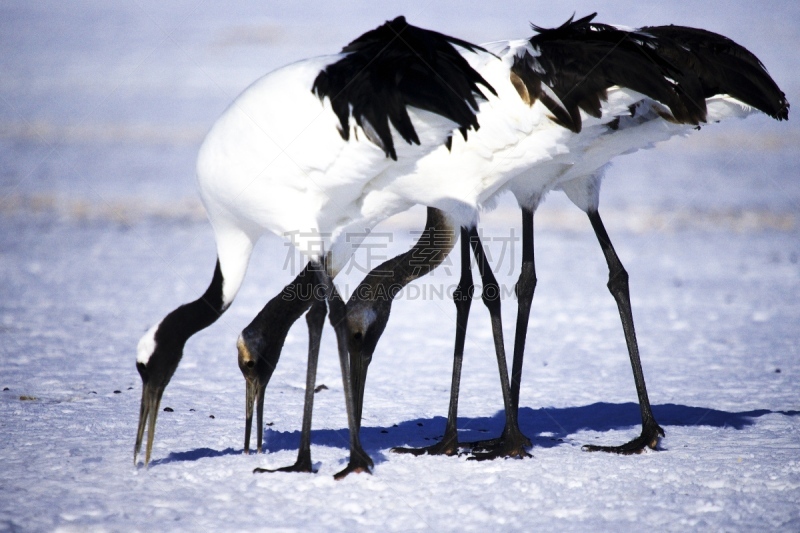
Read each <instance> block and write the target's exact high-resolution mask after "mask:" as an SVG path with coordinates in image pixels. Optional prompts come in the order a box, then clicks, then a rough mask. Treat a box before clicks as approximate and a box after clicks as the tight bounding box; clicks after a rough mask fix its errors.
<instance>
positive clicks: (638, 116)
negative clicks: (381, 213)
mask: <svg viewBox="0 0 800 533" xmlns="http://www.w3.org/2000/svg"><path fill="white" fill-rule="evenodd" d="M593 17H594V15H591V16H589V17H585V18H583V19H581V20H578V21H575V22H572V21H571V20H570V21H568V22H567V24H565V25H563V26H561V27H560V28H556V29H553V30H543V29H540V28H536V29H537V30H538V35H536V36H534V37H533V38H531V39H530V41H529V44H524V45H521V46H520V45H519V44H518V43H495V44H493V45H483V46H485V47H486V48H487V49H489V50H492V51H495V52H496V53H497V54H498V55H499V56H500V57H502V58H504V59H507V58H509V57H511V58H513V67H512V69H511V70H512V72H514V73H516V74H517V75H518V79H519V80H520V81H521V82H522V83H523V84H524V86H525V88H526V90H525V91H523V94H528V95H534V99H535V95H536V93H537V92H540V86H544V85H546V86H548V87H550V89H552V91H553V92H554V93H555V95H556V96H557V97H558V99H559V100H560V101H561V102H562V103H563V104H564V108H565V110H566V111H568V114H565V115H555V117H554V122H555V123H558V124H560V125H562V126H565V127H567V128H568V129H569V130H570V131H572V132H573V133H574V135H573V136H572V139H571V140H572V141H573V142H572V143H570V150H569V153H566V154H561V155H559V156H556V157H554V158H553V159H552V160H551V161H549V162H546V163H544V164H537V165H535V166H532V167H531V168H530V170H528V171H527V172H524V173H521V174H519V175H517V176H516V177H514V178H513V179H511V180H509V181H508V182H507V184H506V186H505V189H507V190H510V191H511V192H513V194H514V195H515V197H516V199H517V201H518V203H519V205H520V208H521V210H522V222H523V238H522V250H523V253H522V271H521V274H520V278H519V280H518V282H517V297H518V314H517V324H516V335H515V345H514V360H513V365H512V380H511V383H512V390H511V401H512V405H511V409H513V410H515V411H517V410H518V409H519V388H520V377H521V372H522V359H523V354H524V345H525V335H526V332H527V323H528V316H529V313H530V307H531V302H532V298H533V292H534V289H535V287H536V274H535V267H534V261H533V258H534V254H533V213H534V212H535V210H536V208H537V207H538V205H539V203H540V201H541V200H542V199H543V197H544V195H545V194H546V193H547V192H549V191H550V190H553V189H560V190H563V191H564V192H565V193H566V194H567V196H568V197H569V198H570V200H572V202H573V203H574V204H575V205H576V206H578V207H580V208H581V209H582V210H583V211H584V212H585V213H586V214H587V216H588V218H589V220H590V223H591V225H592V228H593V229H594V231H595V234H596V236H597V239H598V241H599V243H600V246H601V248H602V250H603V254H604V256H605V257H606V261H607V263H608V268H609V281H608V288H609V291H610V292H611V294H612V295H613V297H614V299H615V301H616V302H617V306H618V308H619V313H620V318H621V321H622V326H623V331H624V334H625V340H626V343H627V346H628V352H629V357H630V360H631V367H632V369H633V375H634V381H635V385H636V390H637V394H638V398H639V405H640V409H641V416H642V432H641V435H640V436H639V437H637V438H635V439H634V440H632V441H631V442H628V443H625V444H623V445H621V446H586V447H584V449H586V450H588V451H608V452H615V453H623V454H628V453H638V452H641V451H642V450H643V449H644V448H645V447H647V446H649V447H651V448H652V447H655V446H656V444H657V440H658V437H659V436H663V435H664V433H663V430H662V429H661V428H660V427H659V425H658V424H657V422H656V420H655V418H654V416H653V413H652V410H651V408H650V402H649V400H648V396H647V390H646V387H645V382H644V375H643V372H642V366H641V361H640V357H639V350H638V345H637V341H636V334H635V330H634V325H633V315H632V311H631V305H630V296H629V289H628V273H627V272H626V271H625V268H624V267H623V265H622V262H621V261H620V259H619V257H618V256H617V254H616V252H615V251H614V248H613V246H612V244H611V240H610V238H609V237H608V234H607V232H606V230H605V228H604V226H603V223H602V220H601V218H600V215H599V212H598V205H599V193H600V183H601V179H602V176H603V173H604V172H605V169H606V168H607V165H608V163H609V161H611V159H613V158H614V157H616V156H618V155H622V154H627V153H631V152H633V151H636V150H639V149H642V148H648V147H651V146H652V145H653V144H654V143H656V142H658V141H663V140H667V139H669V138H670V137H672V136H674V135H686V134H688V133H690V132H691V131H693V130H696V129H699V124H701V123H706V122H719V121H720V120H724V119H727V118H733V117H740V118H741V117H745V116H747V115H749V114H751V113H754V112H756V110H758V111H761V112H763V113H766V114H767V115H769V116H771V117H772V118H775V119H777V120H786V119H788V110H789V103H788V101H787V100H786V97H785V95H784V93H783V92H782V91H781V90H780V89H779V88H778V86H777V85H776V84H775V82H774V81H773V80H772V79H771V78H770V76H769V75H768V73H767V71H766V69H765V68H764V66H763V65H762V64H761V62H760V61H759V60H758V59H757V58H756V57H755V56H754V55H753V54H752V53H750V52H749V51H747V50H746V49H745V48H743V47H741V46H740V45H738V44H736V43H735V42H733V41H731V40H730V39H728V38H726V37H723V36H721V35H718V34H715V33H712V32H708V31H705V30H699V29H694V28H687V27H680V26H661V27H646V28H642V29H640V30H635V31H634V30H623V29H618V28H615V27H612V26H608V25H604V24H597V23H591V20H592V19H593ZM531 48H532V49H533V50H534V52H538V53H536V54H531V53H530V49H531ZM568 49H569V50H571V52H570V53H569V54H565V53H564V51H566V50H568ZM637 53H638V56H639V57H638V58H637ZM648 63H649V64H648ZM652 69H656V71H657V72H660V73H661V74H660V77H659V76H658V75H655V73H654V72H652ZM629 76H637V77H638V78H639V79H638V80H636V82H637V84H638V86H636V88H637V90H638V91H639V92H641V93H642V94H643V95H646V96H647V98H642V99H641V100H638V101H636V102H634V103H632V104H630V105H629V108H628V110H627V111H626V112H625V113H622V114H617V115H616V116H615V115H614V114H612V113H606V110H605V106H603V105H600V102H601V101H602V99H603V94H602V92H601V91H603V89H605V88H606V87H607V86H608V85H609V84H613V85H621V83H620V80H630V79H631V78H630V77H629ZM662 80H666V81H668V82H669V84H670V85H671V86H672V87H674V90H675V94H677V96H678V97H679V100H678V101H677V102H676V101H669V100H665V99H664V98H663V97H658V96H657V95H658V92H657V91H658V89H657V84H659V83H662ZM625 86H627V87H630V86H629V85H625ZM647 86H649V88H648V87H647ZM615 91H616V89H611V88H610V87H609V91H608V93H607V96H608V99H609V102H610V101H611V99H612V98H614V96H615ZM662 94H666V95H667V96H670V93H669V92H666V93H662ZM598 96H599V97H600V101H598ZM529 97H530V96H529ZM598 108H599V109H598ZM598 111H599V112H598ZM483 117H484V115H483V114H482V115H481V118H482V119H483ZM592 117H595V118H597V119H599V121H598V120H591V119H592ZM587 119H588V120H587ZM582 125H583V127H582ZM485 133H486V130H481V132H479V133H478V134H476V135H475V136H473V137H472V138H471V140H470V143H473V144H468V145H467V146H468V147H469V146H471V147H474V146H475V143H477V142H478V141H480V140H482V139H483V134H485ZM458 155H459V152H458V151H457V150H456V149H455V148H454V150H453V154H452V156H451V157H452V158H455V157H457V156H458ZM437 156H438V152H434V153H433V154H431V155H430V156H427V157H426V158H425V159H423V160H422V161H421V164H424V163H425V161H426V160H430V159H433V158H435V157H437ZM418 166H419V165H418ZM465 247H466V246H465V244H464V243H463V242H462V264H463V258H464V257H466V256H467V254H466V250H465ZM429 256H432V254H431V252H430V250H428V251H426V252H425V253H417V254H416V257H417V261H416V263H412V264H408V261H410V260H411V256H410V255H407V257H406V262H404V261H403V260H402V259H401V258H402V256H400V257H398V258H395V259H394V260H392V264H393V265H394V268H397V269H399V270H401V271H402V270H405V271H411V270H413V269H416V270H417V271H419V267H420V266H419V258H421V257H429ZM439 261H440V260H439ZM378 270H386V265H381V266H379V267H378ZM462 273H463V275H462V281H461V283H460V284H459V287H464V286H466V287H467V290H468V291H469V290H471V274H470V273H469V267H468V265H465V266H463V268H462ZM395 277H396V278H399V277H401V276H399V274H398V275H396V276H395ZM465 279H466V280H467V281H466V284H465V282H464V280H465ZM381 282H382V280H381V278H380V277H374V278H373V279H370V276H368V278H367V279H366V280H365V282H364V283H365V284H367V285H369V284H379V283H381ZM374 292H378V293H380V292H381V291H374ZM365 293H366V294H369V293H370V292H369V291H366V292H365V291H359V290H358V289H356V292H355V293H354V294H355V295H356V296H358V295H359V294H365ZM456 305H457V306H458V305H459V303H458V301H457V302H456ZM461 305H464V304H461ZM390 306H391V303H390V302H389V304H388V305H387V303H386V302H371V301H368V300H364V299H360V300H356V301H350V302H348V306H347V312H348V319H350V317H351V315H353V314H355V315H356V316H364V315H366V316H370V317H374V318H372V323H371V324H369V325H368V328H367V330H369V329H370V328H372V329H374V330H376V331H378V333H377V334H376V333H375V331H367V332H365V333H360V334H359V339H364V341H360V342H359V339H355V338H354V337H353V335H351V337H350V346H351V348H350V350H351V359H352V361H351V370H352V371H353V372H354V373H355V372H357V371H358V368H359V366H362V368H363V375H362V376H360V377H359V376H355V375H354V376H353V377H352V380H353V382H354V383H355V384H356V385H355V386H356V390H355V394H356V398H357V399H362V398H363V384H364V380H365V378H366V365H368V364H369V361H370V360H371V357H372V353H373V351H374V349H375V344H376V343H377V340H378V338H379V337H380V332H382V331H383V328H384V327H385V323H386V320H388V314H389V311H390ZM466 307H468V300H467V304H466ZM367 309H368V310H369V312H365V310H367ZM459 311H461V309H459ZM462 320H463V322H462V321H459V324H458V327H459V330H458V338H457V348H456V352H455V355H456V357H455V361H454V369H453V383H452V388H451V399H450V411H449V413H448V423H447V427H446V430H445V435H444V437H443V439H442V441H441V442H440V443H437V444H434V445H433V446H430V447H427V448H422V449H417V450H413V449H398V450H397V451H408V452H412V453H422V452H429V453H455V451H456V450H457V444H458V442H457V434H456V426H455V421H456V412H457V400H458V384H459V376H460V367H461V355H462V353H463V333H462V330H461V328H462V327H466V317H464V318H463V319H462ZM355 327H356V331H360V330H359V329H358V325H356V326H355ZM459 342H460V343H461V344H460V346H459V345H458V343H459ZM359 344H360V346H359ZM359 359H361V360H362V363H361V364H360V365H359V363H358V360H359ZM358 387H362V390H361V391H359V390H358ZM360 409H361V406H360V405H359V404H358V403H356V411H357V412H358V413H360ZM506 420H508V417H506ZM511 430H512V434H514V433H516V432H518V429H517V428H511ZM508 432H509V428H508V427H506V430H505V431H504V435H503V438H501V439H495V440H494V441H491V442H488V443H483V444H482V445H481V446H479V448H481V447H482V448H483V449H484V450H486V449H488V453H486V454H483V457H487V458H490V457H496V456H498V455H504V454H508V451H509V450H511V451H513V450H514V448H513V447H509V444H508V442H507V434H508Z"/></svg>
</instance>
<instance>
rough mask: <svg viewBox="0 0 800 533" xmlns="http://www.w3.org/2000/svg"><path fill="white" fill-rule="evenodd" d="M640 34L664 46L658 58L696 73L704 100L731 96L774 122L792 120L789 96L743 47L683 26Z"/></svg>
mask: <svg viewBox="0 0 800 533" xmlns="http://www.w3.org/2000/svg"><path fill="white" fill-rule="evenodd" d="M641 31H643V32H646V33H649V34H651V35H654V36H655V37H657V38H658V39H659V41H660V42H662V43H664V45H663V46H662V47H660V48H659V54H661V55H663V56H665V57H667V58H669V60H671V61H673V62H674V63H675V64H676V65H678V66H679V67H681V68H687V69H691V70H693V71H694V73H695V74H696V75H697V76H698V78H699V79H700V82H701V84H702V88H703V93H704V95H705V97H710V96H714V95H716V94H729V95H731V96H732V97H734V98H736V99H737V100H740V101H742V102H744V103H746V104H747V105H750V106H752V107H755V108H756V109H758V110H759V111H762V112H763V113H766V114H767V115H769V116H770V117H772V118H775V119H778V120H788V119H789V102H788V100H787V99H786V95H785V94H784V93H783V91H781V90H780V88H779V87H778V85H777V84H776V83H775V81H774V80H773V79H772V78H771V77H770V75H769V73H767V69H766V68H764V65H763V64H762V63H761V61H760V60H759V59H758V58H757V57H756V56H755V55H753V53H751V52H750V51H749V50H747V49H746V48H744V47H743V46H741V45H739V44H737V43H736V42H734V41H732V40H731V39H728V38H727V37H725V36H722V35H719V34H716V33H713V32H710V31H707V30H702V29H696V28H687V27H684V26H654V27H646V28H642V30H641ZM667 43H672V45H671V46H668V45H667Z"/></svg>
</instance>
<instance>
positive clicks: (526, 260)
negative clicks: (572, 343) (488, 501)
mask: <svg viewBox="0 0 800 533" xmlns="http://www.w3.org/2000/svg"><path fill="white" fill-rule="evenodd" d="M535 290H536V265H535V263H534V260H533V211H531V210H530V209H522V272H520V274H519V279H518V280H517V285H516V287H515V292H516V294H517V326H516V331H515V335H514V361H513V363H512V365H511V406H512V409H514V411H515V412H516V413H517V417H519V389H520V383H521V382H522V361H523V358H524V356H525V339H526V337H527V334H528V320H529V317H530V314H531V303H532V302H533V292H534V291H535ZM503 434H505V428H504V429H503ZM500 442H501V439H490V440H487V441H483V442H481V443H480V444H478V445H477V446H476V449H480V448H484V449H491V448H493V447H496V446H497V445H498V444H499V443H500Z"/></svg>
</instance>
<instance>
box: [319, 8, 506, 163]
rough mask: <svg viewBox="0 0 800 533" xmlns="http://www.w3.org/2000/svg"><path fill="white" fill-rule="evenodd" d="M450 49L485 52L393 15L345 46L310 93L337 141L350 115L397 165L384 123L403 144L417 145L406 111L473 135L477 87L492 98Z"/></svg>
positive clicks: (345, 136)
mask: <svg viewBox="0 0 800 533" xmlns="http://www.w3.org/2000/svg"><path fill="white" fill-rule="evenodd" d="M454 45H455V46H459V47H462V48H464V49H466V50H469V51H472V52H475V51H478V50H483V49H482V48H480V47H479V46H476V45H473V44H470V43H468V42H466V41H462V40H460V39H456V38H454V37H449V36H447V35H443V34H441V33H437V32H434V31H430V30H425V29H422V28H417V27H415V26H411V25H410V24H408V23H407V22H406V20H405V18H404V17H397V18H396V19H394V20H392V21H388V22H386V23H385V24H383V25H382V26H379V27H378V28H376V29H374V30H371V31H368V32H367V33H365V34H364V35H362V36H361V37H359V38H357V39H356V40H354V41H353V42H351V43H350V44H348V45H347V46H345V47H344V48H343V49H342V52H344V53H346V54H347V55H346V56H345V57H343V58H342V59H340V60H339V61H337V62H335V63H333V64H331V65H328V66H327V67H326V68H325V69H324V70H322V71H321V72H320V73H319V75H318V76H317V78H316V79H315V80H314V84H313V86H312V89H311V90H312V92H313V93H314V94H316V95H317V96H318V97H319V98H320V99H324V98H325V97H326V96H327V97H328V98H329V99H330V101H331V106H332V107H333V111H334V113H336V116H337V118H338V119H339V123H340V129H339V132H340V133H341V135H342V138H343V139H345V140H348V139H349V138H350V132H349V128H348V124H349V119H350V115H351V114H352V116H353V117H354V118H355V120H356V124H358V125H359V126H361V127H364V126H365V124H364V122H365V121H366V122H368V123H369V124H368V125H367V128H370V127H371V129H372V131H373V132H374V133H375V135H376V136H377V138H376V139H374V138H371V140H372V141H373V142H375V144H377V145H378V146H380V147H381V148H382V149H383V150H384V152H385V153H386V155H387V157H391V158H392V159H395V160H396V159H397V154H396V152H395V149H394V142H393V140H392V135H391V130H390V128H389V124H390V123H391V125H392V126H394V128H395V129H396V130H397V132H398V133H399V134H400V136H401V137H402V138H403V139H404V140H405V141H406V142H408V143H416V144H419V142H420V141H419V138H418V136H417V132H416V131H415V130H414V126H413V124H412V123H411V119H410V117H409V116H408V111H407V107H408V106H413V107H416V108H419V109H423V110H426V111H430V112H433V113H437V114H439V115H441V116H443V117H446V118H448V119H450V120H452V121H453V122H455V123H456V124H458V127H459V128H461V129H463V130H467V129H469V128H475V129H476V130H477V129H478V120H477V117H476V112H477V110H478V102H477V99H483V98H485V95H484V94H483V92H481V89H480V88H479V87H478V85H482V86H483V87H484V88H485V89H486V90H488V91H490V92H491V93H492V94H496V92H495V90H494V88H492V86H491V85H489V83H488V82H487V81H486V80H485V79H483V77H482V76H481V75H480V74H479V73H478V72H477V71H475V70H474V69H473V68H472V67H471V66H470V65H469V63H467V61H466V60H465V59H464V58H463V57H461V54H459V52H458V50H456V48H455V47H454ZM367 128H365V130H366V129H367Z"/></svg>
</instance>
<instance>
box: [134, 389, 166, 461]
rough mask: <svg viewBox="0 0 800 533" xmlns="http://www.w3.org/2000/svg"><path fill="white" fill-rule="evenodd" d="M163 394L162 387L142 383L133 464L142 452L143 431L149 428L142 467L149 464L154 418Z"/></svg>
mask: <svg viewBox="0 0 800 533" xmlns="http://www.w3.org/2000/svg"><path fill="white" fill-rule="evenodd" d="M163 394H164V388H163V387H154V386H151V385H150V384H149V383H148V382H143V383H142V403H141V406H140V408H139V429H138V431H137V432H136V446H135V447H134V449H133V464H134V465H136V464H137V463H136V461H137V459H138V457H139V452H140V451H141V450H142V439H143V437H144V433H145V429H147V427H148V426H149V431H148V432H147V447H146V449H145V450H146V451H145V458H144V465H145V466H147V465H148V464H149V463H150V454H151V453H152V451H153V437H155V434H156V418H157V417H158V407H159V405H161V396H162V395H163Z"/></svg>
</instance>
